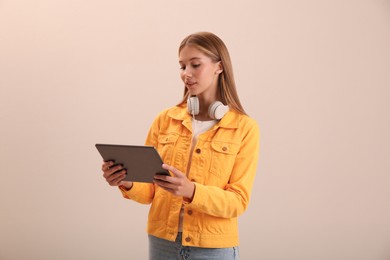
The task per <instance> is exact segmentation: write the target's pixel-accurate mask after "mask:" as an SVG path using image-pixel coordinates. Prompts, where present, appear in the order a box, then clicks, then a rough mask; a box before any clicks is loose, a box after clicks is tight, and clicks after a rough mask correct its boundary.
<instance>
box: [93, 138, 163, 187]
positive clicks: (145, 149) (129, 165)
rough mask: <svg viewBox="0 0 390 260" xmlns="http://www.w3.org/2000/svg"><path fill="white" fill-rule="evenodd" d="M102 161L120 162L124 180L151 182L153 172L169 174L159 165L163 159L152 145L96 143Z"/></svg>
mask: <svg viewBox="0 0 390 260" xmlns="http://www.w3.org/2000/svg"><path fill="white" fill-rule="evenodd" d="M95 146H96V148H97V149H98V151H99V153H100V155H101V156H102V158H103V160H104V161H114V162H115V164H122V165H123V167H124V168H125V169H126V170H127V175H126V178H125V179H124V180H125V181H134V182H149V183H152V182H153V177H154V175H155V174H163V175H169V172H168V171H167V170H165V169H163V168H162V167H161V165H162V164H163V161H162V160H161V157H160V155H159V154H158V152H157V150H156V149H155V148H154V147H152V146H139V145H116V144H96V145H95Z"/></svg>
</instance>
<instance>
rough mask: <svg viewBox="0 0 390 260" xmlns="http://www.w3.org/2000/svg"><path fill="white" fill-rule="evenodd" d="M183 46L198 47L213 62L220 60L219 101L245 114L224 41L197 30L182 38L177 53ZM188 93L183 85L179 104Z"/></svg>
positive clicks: (182, 102) (184, 101) (186, 97)
mask: <svg viewBox="0 0 390 260" xmlns="http://www.w3.org/2000/svg"><path fill="white" fill-rule="evenodd" d="M185 46H192V47H195V48H197V49H199V50H200V51H201V52H203V53H204V54H205V55H206V56H208V57H210V58H211V60H212V61H213V62H219V61H220V62H221V64H222V72H221V73H220V74H219V78H218V92H219V94H220V96H221V98H222V100H220V101H221V102H222V103H224V104H225V105H228V106H229V108H230V109H233V110H236V111H237V112H240V113H242V114H246V113H245V110H244V108H243V107H242V105H241V102H240V99H239V98H238V94H237V90H236V83H235V82H234V77H233V66H232V62H231V60H230V55H229V52H228V50H227V48H226V45H225V43H224V42H223V41H222V40H221V39H220V38H219V37H218V36H216V35H215V34H213V33H210V32H198V33H194V34H191V35H189V36H187V37H186V38H184V40H183V41H182V42H181V44H180V47H179V54H180V52H181V50H182V49H183V48H184V47H185ZM188 95H189V92H188V89H187V88H186V87H184V95H183V100H182V101H181V102H180V104H179V105H183V104H185V103H186V102H187V99H188Z"/></svg>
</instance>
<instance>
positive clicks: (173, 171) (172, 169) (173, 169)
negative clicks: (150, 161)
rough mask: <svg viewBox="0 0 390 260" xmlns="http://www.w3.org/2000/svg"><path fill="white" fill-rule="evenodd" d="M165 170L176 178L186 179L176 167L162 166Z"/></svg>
mask: <svg viewBox="0 0 390 260" xmlns="http://www.w3.org/2000/svg"><path fill="white" fill-rule="evenodd" d="M162 167H163V169H165V170H168V171H170V172H171V173H172V174H173V175H174V176H175V177H184V176H185V175H184V173H182V172H181V171H179V170H178V169H176V168H175V167H173V166H171V165H168V164H165V163H164V164H163V165H162Z"/></svg>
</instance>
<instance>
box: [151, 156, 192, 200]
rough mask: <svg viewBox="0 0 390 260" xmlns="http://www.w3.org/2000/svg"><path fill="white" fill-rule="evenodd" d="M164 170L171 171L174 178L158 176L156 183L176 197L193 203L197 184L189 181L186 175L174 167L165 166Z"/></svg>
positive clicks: (155, 177)
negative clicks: (181, 197)
mask: <svg viewBox="0 0 390 260" xmlns="http://www.w3.org/2000/svg"><path fill="white" fill-rule="evenodd" d="M162 168H163V169H165V170H168V171H170V172H171V173H172V174H173V176H165V175H156V176H154V183H155V184H157V185H158V186H160V187H161V188H163V189H164V190H166V191H168V192H170V193H172V194H173V195H176V196H183V197H184V198H186V199H188V200H189V201H192V198H193V197H194V193H195V184H194V183H193V182H191V181H190V180H189V179H187V177H186V175H185V174H184V173H182V172H181V171H179V170H178V169H176V168H175V167H173V166H170V165H167V164H163V165H162Z"/></svg>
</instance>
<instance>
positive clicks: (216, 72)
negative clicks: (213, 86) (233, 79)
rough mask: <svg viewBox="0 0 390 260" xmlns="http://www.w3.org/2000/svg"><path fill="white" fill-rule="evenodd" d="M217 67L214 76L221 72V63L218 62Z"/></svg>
mask: <svg viewBox="0 0 390 260" xmlns="http://www.w3.org/2000/svg"><path fill="white" fill-rule="evenodd" d="M217 66H218V69H217V70H216V71H215V74H221V73H222V71H223V67H222V62H221V61H218V62H217Z"/></svg>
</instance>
